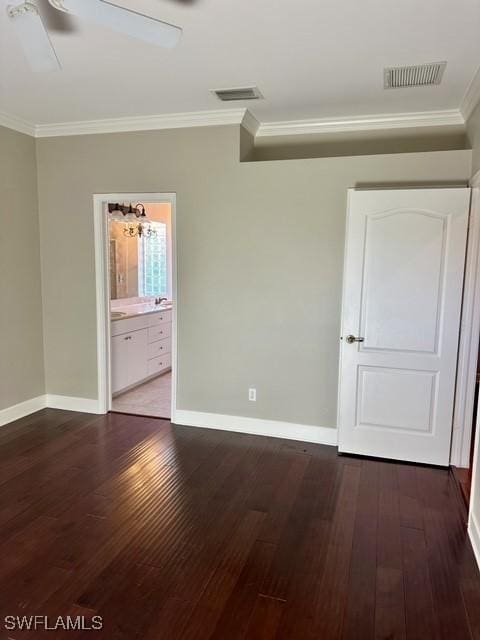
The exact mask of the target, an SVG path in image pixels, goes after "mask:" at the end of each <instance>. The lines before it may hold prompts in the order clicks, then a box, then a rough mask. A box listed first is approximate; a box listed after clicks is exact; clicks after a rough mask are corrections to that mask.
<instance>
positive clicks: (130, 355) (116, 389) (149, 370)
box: [112, 310, 172, 394]
mask: <svg viewBox="0 0 480 640" xmlns="http://www.w3.org/2000/svg"><path fill="white" fill-rule="evenodd" d="M171 365H172V312H171V310H166V311H159V312H154V313H147V314H144V315H140V316H135V317H126V318H120V319H117V320H112V393H113V394H118V393H120V392H121V391H125V390H127V389H129V388H131V387H134V386H136V385H138V384H141V383H142V382H144V381H145V380H148V379H149V378H151V377H153V376H156V375H159V374H161V373H164V372H166V371H168V370H169V369H170V368H171Z"/></svg>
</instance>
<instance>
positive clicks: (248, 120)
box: [242, 109, 261, 138]
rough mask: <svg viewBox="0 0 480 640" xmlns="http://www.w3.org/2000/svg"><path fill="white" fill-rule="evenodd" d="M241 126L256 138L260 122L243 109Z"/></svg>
mask: <svg viewBox="0 0 480 640" xmlns="http://www.w3.org/2000/svg"><path fill="white" fill-rule="evenodd" d="M242 126H243V127H244V128H245V129H246V130H247V131H248V132H249V133H250V134H251V135H252V136H253V137H254V138H256V137H257V134H258V131H259V129H260V127H261V124H260V122H259V121H258V120H257V119H256V117H255V116H254V115H253V114H252V113H251V111H249V110H248V109H245V114H244V116H243V120H242Z"/></svg>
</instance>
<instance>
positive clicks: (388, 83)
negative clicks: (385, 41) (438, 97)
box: [384, 62, 447, 89]
mask: <svg viewBox="0 0 480 640" xmlns="http://www.w3.org/2000/svg"><path fill="white" fill-rule="evenodd" d="M446 66H447V63H446V62H430V63H428V64H418V65H414V66H411V67H391V68H389V69H385V71H384V78H385V89H404V88H407V87H431V86H433V85H436V84H440V82H441V81H442V77H443V73H444V71H445V67H446Z"/></svg>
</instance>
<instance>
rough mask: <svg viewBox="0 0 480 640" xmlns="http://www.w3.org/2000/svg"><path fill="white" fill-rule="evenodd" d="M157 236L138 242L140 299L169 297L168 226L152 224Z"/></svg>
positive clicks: (157, 223)
mask: <svg viewBox="0 0 480 640" xmlns="http://www.w3.org/2000/svg"><path fill="white" fill-rule="evenodd" d="M151 225H152V227H153V228H154V229H155V230H156V232H157V235H156V236H153V237H150V238H148V237H142V238H140V239H139V241H138V254H139V256H138V257H139V261H138V262H139V272H138V281H139V282H138V284H139V287H138V288H139V295H140V297H147V296H156V297H162V298H167V297H168V238H167V225H166V224H164V223H163V222H152V223H151Z"/></svg>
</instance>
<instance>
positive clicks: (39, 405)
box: [0, 396, 47, 427]
mask: <svg viewBox="0 0 480 640" xmlns="http://www.w3.org/2000/svg"><path fill="white" fill-rule="evenodd" d="M46 406H47V405H46V396H38V397H37V398H31V399H30V400H25V402H20V403H19V404H15V405H13V407H7V408H6V409H1V410H0V427H2V426H3V425H5V424H8V423H9V422H14V421H15V420H20V418H25V416H29V415H30V414H31V413H35V411H40V409H45V407H46Z"/></svg>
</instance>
